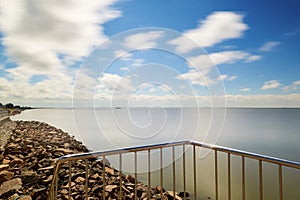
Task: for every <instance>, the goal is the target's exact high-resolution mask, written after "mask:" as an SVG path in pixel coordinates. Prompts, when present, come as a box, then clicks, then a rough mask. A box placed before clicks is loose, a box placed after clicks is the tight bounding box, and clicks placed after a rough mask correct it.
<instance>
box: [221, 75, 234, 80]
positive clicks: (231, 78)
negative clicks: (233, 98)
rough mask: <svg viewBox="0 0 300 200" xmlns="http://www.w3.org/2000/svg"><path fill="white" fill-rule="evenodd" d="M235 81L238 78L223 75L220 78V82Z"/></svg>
mask: <svg viewBox="0 0 300 200" xmlns="http://www.w3.org/2000/svg"><path fill="white" fill-rule="evenodd" d="M235 79H237V76H228V75H227V74H221V75H220V77H219V80H221V81H225V80H226V81H233V80H235Z"/></svg>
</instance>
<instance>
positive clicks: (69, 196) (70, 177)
mask: <svg viewBox="0 0 300 200" xmlns="http://www.w3.org/2000/svg"><path fill="white" fill-rule="evenodd" d="M71 170H72V163H71V161H69V183H68V185H69V192H68V199H69V200H71V186H72V184H71V181H72V171H71Z"/></svg>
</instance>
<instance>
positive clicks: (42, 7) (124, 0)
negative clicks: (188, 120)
mask: <svg viewBox="0 0 300 200" xmlns="http://www.w3.org/2000/svg"><path fill="white" fill-rule="evenodd" d="M299 11H300V2H297V1H295V0H287V1H271V0H265V1H256V0H254V1H253V0H251V1H250V0H244V1H240V0H226V1H216V0H202V1H198V0H187V1H180V0H172V1H171V0H164V1H161V0H152V1H146V0H139V1H138V0H101V1H99V0H98V1H94V0H89V1H84V0H76V1H74V0H64V1H61V0H47V1H46V0H45V1H39V0H24V1H18V0H9V1H7V0H6V1H5V0H0V102H1V103H2V104H5V103H10V102H12V103H14V104H20V105H24V106H33V107H40V106H44V107H72V106H74V107H75V106H89V107H90V106H97V107H109V106H170V107H173V106H175V107H178V106H183V107H185V106H200V107H201V106H214V107H223V106H228V107H300V58H299V55H300V45H299V44H300V18H299V16H298V13H299Z"/></svg>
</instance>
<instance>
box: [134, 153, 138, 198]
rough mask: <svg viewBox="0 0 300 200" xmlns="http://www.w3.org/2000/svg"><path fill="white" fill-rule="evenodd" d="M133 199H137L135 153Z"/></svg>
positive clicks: (135, 162)
mask: <svg viewBox="0 0 300 200" xmlns="http://www.w3.org/2000/svg"><path fill="white" fill-rule="evenodd" d="M134 179H135V180H134V199H135V200H136V199H138V198H137V151H135V152H134Z"/></svg>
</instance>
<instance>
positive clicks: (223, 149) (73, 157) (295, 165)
mask: <svg viewBox="0 0 300 200" xmlns="http://www.w3.org/2000/svg"><path fill="white" fill-rule="evenodd" d="M182 145H195V146H198V147H203V148H207V149H211V150H217V151H220V152H225V153H230V154H234V155H237V156H244V157H247V158H252V159H256V160H262V161H265V162H270V163H274V164H279V165H282V166H286V167H292V168H297V169H300V163H299V162H295V161H290V160H286V159H280V158H275V157H272V156H266V155H261V154H257V153H251V152H248V151H242V150H238V149H233V148H228V147H223V146H219V145H213V144H207V143H203V142H196V141H179V142H172V143H161V144H152V145H144V146H136V147H127V148H122V149H114V150H106V151H96V152H88V153H80V154H70V155H66V156H62V157H60V158H59V159H58V162H67V161H73V160H77V159H78V158H80V159H89V158H96V157H101V156H110V155H116V154H123V153H130V152H136V151H146V150H148V149H151V150H153V149H160V148H167V147H173V146H182Z"/></svg>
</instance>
